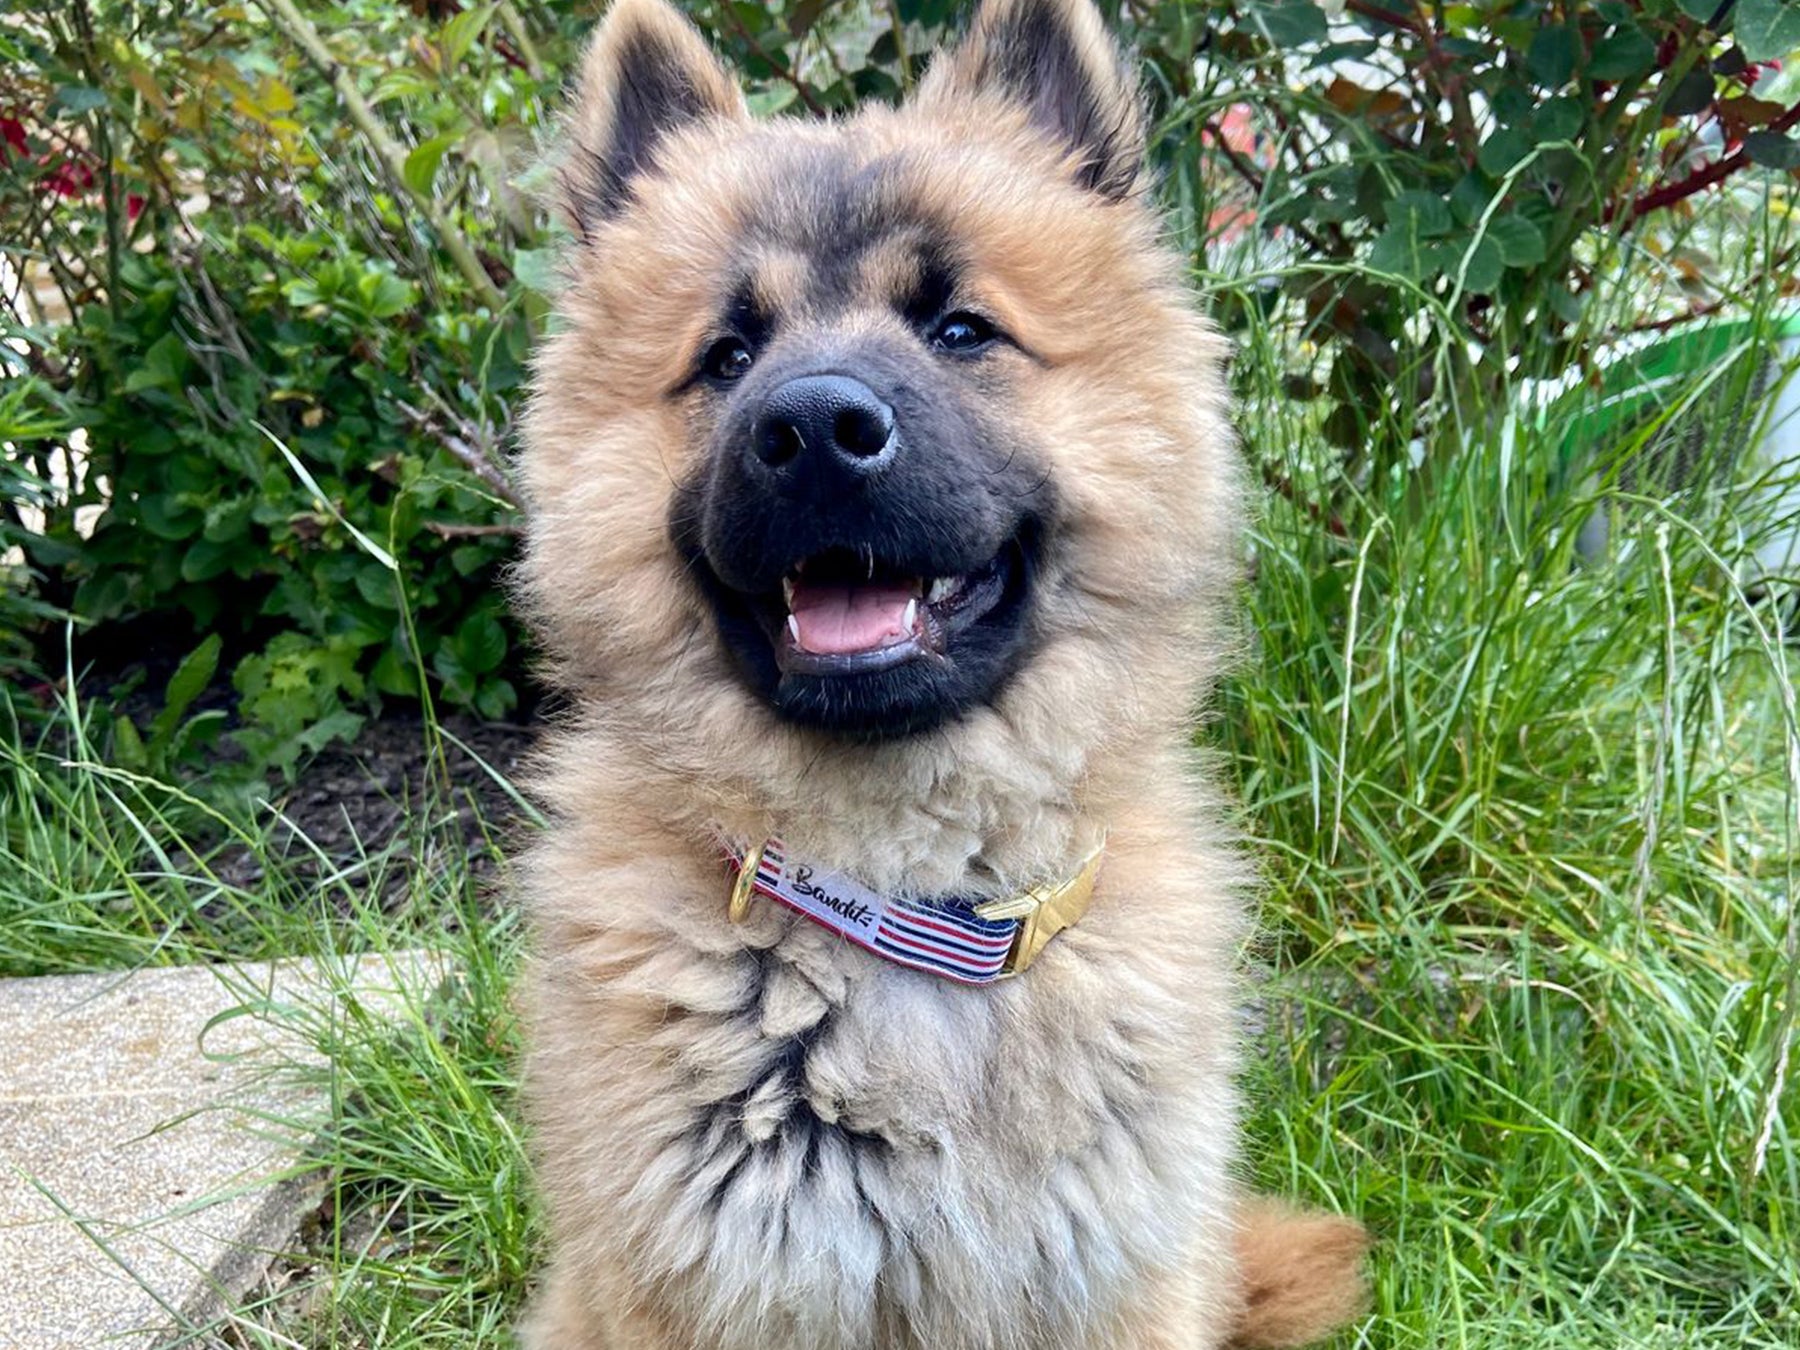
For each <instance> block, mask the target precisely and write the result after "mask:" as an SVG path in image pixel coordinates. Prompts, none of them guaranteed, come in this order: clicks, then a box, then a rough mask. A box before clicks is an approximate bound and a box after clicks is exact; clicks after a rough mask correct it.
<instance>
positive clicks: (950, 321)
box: [931, 310, 995, 352]
mask: <svg viewBox="0 0 1800 1350" xmlns="http://www.w3.org/2000/svg"><path fill="white" fill-rule="evenodd" d="M994 337H995V333H994V325H993V324H991V323H989V322H988V321H987V320H986V319H984V318H982V317H981V316H980V315H979V314H970V313H968V312H967V311H966V310H959V311H958V312H957V313H955V314H947V315H945V316H944V317H943V318H942V319H940V320H939V321H938V325H937V327H936V328H934V329H932V330H931V345H932V346H934V347H937V348H940V349H941V350H943V351H947V352H972V351H976V350H978V349H979V348H982V347H985V346H987V344H988V343H990V342H992V341H993V340H994Z"/></svg>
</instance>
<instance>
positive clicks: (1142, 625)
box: [523, 0, 1237, 756]
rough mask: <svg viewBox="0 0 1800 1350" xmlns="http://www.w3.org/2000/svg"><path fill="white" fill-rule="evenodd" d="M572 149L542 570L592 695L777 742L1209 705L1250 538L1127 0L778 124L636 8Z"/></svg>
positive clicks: (537, 595) (591, 70)
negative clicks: (1148, 146) (1133, 71)
mask: <svg viewBox="0 0 1800 1350" xmlns="http://www.w3.org/2000/svg"><path fill="white" fill-rule="evenodd" d="M568 139H569V141H570V143H571V144H570V148H569V150H568V152H567V154H566V156H565V160H564V164H563V205H564V207H565V209H566V211H567V214H568V216H569V218H570V220H571V221H572V223H573V224H574V226H575V227H576V228H577V229H578V231H579V234H580V241H579V243H578V244H577V245H576V246H575V248H574V255H573V258H572V261H571V265H570V269H569V286H568V290H567V293H566V294H565V295H564V296H563V298H562V300H561V302H560V305H559V329H558V331H557V332H556V333H555V335H554V336H553V337H551V338H550V339H549V340H548V341H547V342H546V344H545V346H544V348H543V351H542V354H541V356H540V359H539V363H538V378H537V389H536V394H535V397H534V400H533V405H532V409H531V413H530V416H529V424H528V428H527V452H526V454H525V457H524V461H523V462H524V468H525V477H526V481H527V487H528V491H529V494H530V498H531V501H532V524H531V530H530V538H529V547H528V549H527V558H526V562H525V565H524V569H523V575H524V579H525V583H526V590H527V595H528V603H529V607H530V610H531V612H532V613H533V614H534V615H535V616H536V618H537V620H538V622H539V626H540V629H541V631H542V632H543V634H544V636H545V639H546V643H547V646H548V647H549V650H550V651H551V653H552V656H553V658H554V660H555V661H556V664H557V669H558V671H559V672H560V674H561V676H562V677H563V678H564V679H565V681H566V682H567V683H568V684H569V685H570V686H571V687H572V688H573V689H574V690H575V691H576V692H577V693H578V695H580V696H583V697H586V698H588V699H590V700H591V701H592V702H593V703H594V704H596V705H601V704H604V705H605V706H606V708H607V709H608V710H609V715H611V716H614V717H616V718H626V719H630V718H637V719H638V720H639V721H641V722H643V723H644V725H645V726H646V727H650V726H654V727H655V728H656V730H657V732H658V734H660V735H663V736H665V737H666V738H669V739H670V740H671V741H679V740H680V739H681V738H682V737H683V736H691V737H698V736H705V737H712V738H719V737H725V738H726V739H728V740H730V741H732V742H734V743H735V744H733V745H732V746H731V747H730V748H729V749H728V748H727V747H726V746H725V745H723V744H721V745H720V746H719V748H718V753H735V754H739V755H743V756H753V755H756V754H759V753H761V752H760V751H759V750H758V748H757V747H758V746H759V745H760V744H764V743H767V742H769V741H771V740H782V739H784V738H785V739H788V740H795V739H798V740H799V741H801V742H805V743H809V744H811V743H817V742H818V741H819V740H820V738H825V739H826V740H831V741H836V742H840V743H855V744H865V745H866V744H868V743H870V742H881V743H883V745H884V746H887V747H892V746H893V745H895V744H905V745H910V746H914V747H932V748H934V749H935V750H936V751H938V752H944V751H945V750H946V749H947V748H948V750H949V751H951V752H953V751H954V748H955V745H956V743H957V740H958V738H959V737H965V736H971V735H975V734H978V733H976V732H974V731H972V730H971V728H973V727H976V726H977V725H979V724H981V723H982V722H983V721H989V722H992V721H994V720H995V719H998V721H999V722H1000V723H1001V724H1004V725H1011V726H1015V727H1016V726H1020V725H1023V724H1026V723H1030V724H1032V725H1034V726H1038V725H1043V726H1048V727H1051V728H1053V729H1054V732H1053V734H1054V735H1057V736H1061V737H1063V738H1064V740H1065V741H1066V742H1067V743H1069V744H1074V743H1076V742H1080V743H1082V744H1092V743H1096V742H1098V741H1100V740H1103V739H1106V738H1108V737H1113V736H1127V735H1129V733H1130V732H1131V731H1133V730H1134V729H1135V728H1137V727H1140V726H1142V725H1145V724H1148V723H1152V722H1154V723H1158V724H1159V726H1161V727H1163V728H1164V729H1166V727H1167V726H1168V725H1170V724H1172V723H1173V722H1175V721H1178V720H1179V719H1180V718H1181V717H1182V716H1184V715H1185V714H1186V712H1187V710H1188V709H1189V708H1190V706H1191V701H1192V698H1193V696H1194V692H1195V688H1196V686H1197V684H1198V683H1199V682H1200V681H1202V680H1203V679H1204V678H1205V677H1206V675H1207V674H1208V672H1209V670H1210V668H1211V666H1212V664H1213V660H1212V658H1213V656H1214V655H1215V653H1216V649H1217V646H1218V641H1217V639H1216V637H1215V638H1213V639H1211V641H1210V643H1209V641H1208V639H1207V637H1206V634H1207V632H1208V630H1209V629H1210V628H1211V627H1212V626H1213V625H1211V623H1210V622H1209V618H1208V616H1209V608H1208V606H1207V604H1206V602H1207V601H1208V600H1209V599H1211V598H1213V597H1216V596H1217V595H1218V594H1219V593H1220V592H1221V591H1222V590H1223V589H1224V586H1225V585H1226V584H1227V583H1228V581H1229V578H1230V575H1231V573H1232V571H1233V569H1234V566H1235V549H1236V535H1235V522H1236V511H1237V479H1236V476H1235V469H1234V467H1233V465H1234V457H1233V452H1232V446H1231V444H1230V436H1229V433H1228V431H1227V429H1226V424H1225V419H1224V413H1223V397H1222V393H1221V389H1220V382H1219V376H1218V364H1219V354H1220V343H1219V341H1218V339H1217V338H1216V337H1215V336H1214V335H1213V334H1212V332H1211V331H1210V330H1209V329H1208V328H1207V327H1206V326H1205V324H1204V323H1203V321H1202V320H1200V319H1199V317H1198V316H1197V314H1196V312H1195V310H1194V307H1193V304H1192V301H1191V298H1190V296H1189V295H1188V294H1187V293H1186V290H1185V288H1184V285H1183V278H1182V276H1181V269H1180V264H1179V262H1178V260H1176V259H1175V258H1174V257H1173V256H1172V255H1171V254H1170V253H1169V252H1168V251H1167V250H1166V249H1165V248H1163V247H1162V246H1161V245H1160V244H1159V241H1158V236H1157V230H1158V222H1157V220H1156V218H1155V214H1154V212H1153V211H1152V210H1151V208H1150V207H1149V206H1148V205H1147V204H1146V202H1145V180H1146V174H1145V170H1144V166H1143V154H1144V123H1143V117H1142V113H1141V111H1140V107H1139V102H1138V99H1137V96H1136V92H1135V89H1134V87H1133V84H1132V82H1131V80H1130V79H1129V77H1128V76H1127V74H1126V71H1125V64H1124V61H1123V58H1122V55H1121V53H1120V51H1119V49H1118V48H1117V46H1116V45H1115V44H1114V42H1113V40H1112V39H1111V37H1110V36H1109V35H1108V34H1107V33H1106V31H1105V29H1104V27H1103V26H1102V23H1101V21H1100V18H1099V16H1098V14H1097V13H1096V12H1095V10H1094V9H1093V7H1092V5H1091V4H1090V3H1089V0H987V3H986V4H985V5H983V6H982V8H981V9H980V11H979V12H978V13H977V14H976V16H975V17H974V19H973V21H972V24H971V27H970V30H969V32H968V35H967V36H966V37H965V38H964V40H963V41H962V42H961V43H960V44H959V46H958V47H957V48H956V49H955V50H953V51H951V52H948V53H945V54H944V55H942V56H940V57H939V58H938V59H937V60H936V61H935V62H934V63H933V64H932V66H931V68H930V70H929V71H928V73H927V75H926V77H925V78H924V80H923V81H922V83H921V84H920V86H919V88H918V89H917V91H916V92H915V93H914V94H913V95H912V96H911V97H910V98H909V99H908V100H907V101H906V103H905V104H904V105H903V106H902V107H900V108H899V109H888V108H871V109H867V110H865V111H863V112H861V113H859V114H857V115H856V116H854V117H850V118H847V119H843V120H835V121H831V122H823V121H812V120H803V119H800V118H780V119H775V120H772V121H766V122H760V123H759V122H756V121H753V120H752V119H751V118H750V117H749V115H748V114H747V112H746V110H745V106H744V103H743V99H742V97H741V95H740V93H739V91H738V89H737V87H736V85H735V83H734V82H733V81H732V79H731V78H730V77H729V76H728V75H727V73H726V72H725V71H724V70H723V69H722V68H721V66H720V65H719V63H718V62H717V60H716V59H715V58H714V56H713V55H712V53H711V52H710V51H709V50H708V48H707V47H706V46H705V44H704V43H703V42H702V41H701V39H700V38H699V36H698V35H697V34H696V33H695V32H694V31H693V29H692V28H690V27H689V26H688V24H687V23H686V22H685V21H684V20H683V19H681V18H680V17H679V16H678V15H677V14H676V13H675V12H674V11H673V10H671V9H670V8H669V7H668V6H667V5H666V4H665V3H663V0H617V2H616V3H615V4H614V5H613V7H612V10H611V13H610V14H609V16H608V17H607V19H606V21H605V23H604V24H603V25H602V27H601V29H600V31H599V33H598V35H597V36H596V38H595V39H594V42H593V46H592V48H591V49H590V51H589V53H588V56H587V58H586V61H585V64H584V66H583V69H582V72H581V77H580V85H579V91H578V96H577V104H576V107H575V110H574V112H573V114H572V118H571V122H570V127H569V135H568ZM1039 739H1040V740H1041V733H1039ZM871 753H873V752H871ZM918 753H921V754H923V753H927V751H926V750H924V749H920V750H919V751H918Z"/></svg>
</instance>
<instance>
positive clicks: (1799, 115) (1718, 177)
mask: <svg viewBox="0 0 1800 1350" xmlns="http://www.w3.org/2000/svg"><path fill="white" fill-rule="evenodd" d="M1797 123H1800V103H1796V104H1795V105H1794V106H1793V107H1791V108H1789V109H1788V110H1787V111H1786V112H1784V113H1783V114H1781V116H1780V117H1777V118H1776V119H1775V120H1774V121H1772V122H1770V123H1769V125H1768V127H1767V128H1765V129H1766V130H1768V131H1773V132H1782V131H1786V130H1788V129H1789V128H1790V127H1792V126H1794V125H1796V124H1797ZM1749 163H1750V152H1749V151H1748V150H1745V149H1742V148H1739V149H1738V150H1735V151H1733V152H1732V153H1731V154H1729V155H1726V156H1725V158H1723V159H1716V160H1714V161H1713V162H1712V163H1711V164H1708V165H1707V166H1706V167H1705V168H1701V169H1696V170H1694V172H1693V173H1690V174H1689V175H1688V176H1687V177H1686V178H1681V179H1677V180H1676V181H1675V182H1673V183H1665V184H1663V186H1661V187H1659V188H1656V189H1654V190H1652V191H1650V192H1646V193H1645V194H1644V195H1643V196H1641V197H1638V198H1636V199H1635V200H1633V202H1632V203H1631V219H1633V220H1638V219H1640V218H1642V217H1644V216H1647V215H1649V214H1650V213H1651V212H1652V211H1660V210H1662V209H1663V208H1664V207H1666V206H1673V205H1675V203H1677V202H1682V201H1686V200H1687V199H1688V198H1689V197H1692V196H1693V195H1694V194H1695V193H1698V192H1704V191H1705V190H1706V189H1707V188H1709V187H1711V186H1713V184H1715V183H1720V182H1723V181H1724V180H1725V179H1727V178H1729V177H1731V175H1732V174H1734V173H1736V172H1737V171H1738V170H1739V169H1742V168H1743V167H1745V166H1746V165H1747V164H1749ZM1616 215H1618V206H1617V204H1616V203H1613V204H1609V205H1608V206H1607V208H1606V216H1605V219H1606V220H1607V221H1608V222H1610V221H1611V220H1612V219H1613V218H1614V217H1615V216H1616Z"/></svg>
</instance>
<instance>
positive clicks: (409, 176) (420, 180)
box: [400, 14, 468, 197]
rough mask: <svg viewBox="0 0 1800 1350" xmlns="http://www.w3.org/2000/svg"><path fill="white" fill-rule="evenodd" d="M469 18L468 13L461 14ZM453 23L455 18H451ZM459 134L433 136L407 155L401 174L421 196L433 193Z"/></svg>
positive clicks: (462, 16) (460, 16)
mask: <svg viewBox="0 0 1800 1350" xmlns="http://www.w3.org/2000/svg"><path fill="white" fill-rule="evenodd" d="M458 17H459V18H467V17H468V15H467V14H463V15H459V16H458ZM451 22H452V23H454V22H455V20H454V19H453V20H451ZM457 139H458V134H457V133H456V132H446V133H444V134H443V135H442V136H433V137H432V138H431V139H430V140H428V141H420V142H419V143H418V144H417V145H415V146H414V147H413V148H412V150H411V152H410V153H408V155H407V156H406V166H405V168H404V169H402V170H401V174H400V176H401V177H402V178H404V179H405V180H406V186H408V187H409V188H411V189H412V190H413V191H414V192H416V193H418V194H419V195H420V196H421V197H429V196H430V195H431V183H432V180H433V179H435V178H436V177H437V171H438V165H439V164H441V163H443V161H444V152H445V151H446V150H448V149H449V148H450V147H451V146H452V145H454V144H456V141H457Z"/></svg>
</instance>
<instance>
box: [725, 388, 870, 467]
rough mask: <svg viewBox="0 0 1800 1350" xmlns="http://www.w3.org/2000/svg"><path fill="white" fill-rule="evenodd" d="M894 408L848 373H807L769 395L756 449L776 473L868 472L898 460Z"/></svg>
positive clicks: (759, 420)
mask: <svg viewBox="0 0 1800 1350" xmlns="http://www.w3.org/2000/svg"><path fill="white" fill-rule="evenodd" d="M894 442H895V436H894V410H893V409H892V408H890V407H888V405H887V404H885V403H883V402H882V401H881V400H880V399H879V398H877V397H876V396H875V391H874V390H873V389H871V388H869V386H868V385H866V384H864V383H863V382H862V381H861V380H853V379H851V378H850V377H849V376H848V375H803V376H801V377H800V378H799V379H795V380H789V381H788V382H787V383H786V384H784V385H782V386H780V387H779V388H778V389H776V390H775V392H774V393H772V394H770V395H769V399H768V402H766V403H765V404H763V408H762V413H761V415H760V416H758V417H757V419H756V427H755V430H754V431H753V432H752V434H751V445H752V448H753V449H754V450H755V453H756V457H757V458H758V459H759V460H761V461H762V462H763V463H764V464H766V465H768V466H769V467H770V468H771V469H777V470H783V471H787V470H789V469H790V468H793V469H798V468H802V467H814V468H824V467H825V466H826V464H827V463H830V464H832V465H833V466H835V467H837V468H839V469H843V470H848V471H849V472H851V473H857V474H866V473H871V472H873V471H874V470H876V469H878V468H880V467H881V466H883V465H884V464H886V463H887V461H888V460H889V459H891V458H892V457H893V452H894Z"/></svg>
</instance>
